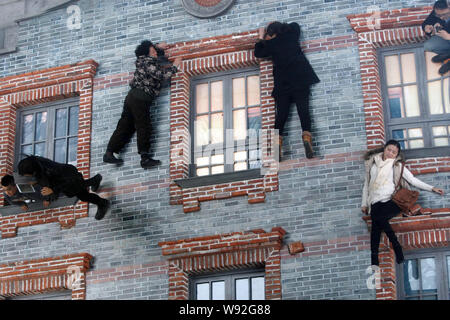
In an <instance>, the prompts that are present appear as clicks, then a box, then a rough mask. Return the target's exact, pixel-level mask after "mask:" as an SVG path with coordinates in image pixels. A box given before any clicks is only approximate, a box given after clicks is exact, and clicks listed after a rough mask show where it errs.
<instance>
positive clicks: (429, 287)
mask: <svg viewBox="0 0 450 320" xmlns="http://www.w3.org/2000/svg"><path fill="white" fill-rule="evenodd" d="M420 269H421V274H420V276H421V278H422V292H423V293H431V292H433V293H435V292H437V286H436V265H435V259H434V258H426V259H420Z"/></svg>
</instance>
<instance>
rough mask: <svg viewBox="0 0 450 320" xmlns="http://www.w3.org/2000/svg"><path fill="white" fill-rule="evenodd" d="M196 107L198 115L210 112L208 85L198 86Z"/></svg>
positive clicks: (196, 88)
mask: <svg viewBox="0 0 450 320" xmlns="http://www.w3.org/2000/svg"><path fill="white" fill-rule="evenodd" d="M195 106H196V110H197V113H205V112H208V111H209V98H208V83H202V84H198V85H196V87H195Z"/></svg>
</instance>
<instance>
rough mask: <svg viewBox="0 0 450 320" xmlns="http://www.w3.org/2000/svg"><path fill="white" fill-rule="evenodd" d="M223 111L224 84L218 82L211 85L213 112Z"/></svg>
mask: <svg viewBox="0 0 450 320" xmlns="http://www.w3.org/2000/svg"><path fill="white" fill-rule="evenodd" d="M222 109H223V83H222V81H216V82H212V83H211V111H221V110H222Z"/></svg>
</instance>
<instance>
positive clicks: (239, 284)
mask: <svg viewBox="0 0 450 320" xmlns="http://www.w3.org/2000/svg"><path fill="white" fill-rule="evenodd" d="M236 300H250V297H249V288H248V279H236Z"/></svg>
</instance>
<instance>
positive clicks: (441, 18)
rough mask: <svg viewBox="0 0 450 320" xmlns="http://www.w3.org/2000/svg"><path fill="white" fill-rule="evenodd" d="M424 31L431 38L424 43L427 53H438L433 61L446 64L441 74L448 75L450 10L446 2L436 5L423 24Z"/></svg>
mask: <svg viewBox="0 0 450 320" xmlns="http://www.w3.org/2000/svg"><path fill="white" fill-rule="evenodd" d="M422 29H423V31H424V32H425V33H426V34H427V35H428V36H431V38H430V39H428V40H427V41H425V43H424V49H425V51H430V52H434V53H437V55H436V56H434V57H433V58H432V61H433V62H436V63H438V62H444V64H443V65H442V67H441V68H440V69H439V73H440V74H445V73H447V72H448V71H449V70H450V61H449V59H450V8H449V6H448V4H447V1H446V0H438V1H436V2H435V3H434V6H433V11H432V12H431V14H430V15H429V16H428V17H427V18H426V19H425V21H424V22H423V23H422Z"/></svg>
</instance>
